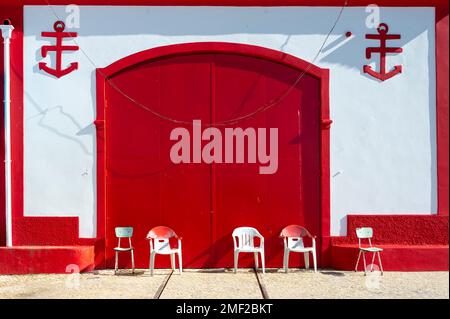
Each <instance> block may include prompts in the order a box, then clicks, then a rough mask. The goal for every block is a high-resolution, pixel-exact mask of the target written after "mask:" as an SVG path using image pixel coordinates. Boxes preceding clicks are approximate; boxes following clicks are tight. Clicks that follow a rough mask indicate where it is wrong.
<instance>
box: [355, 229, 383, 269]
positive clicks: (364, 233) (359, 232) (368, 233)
mask: <svg viewBox="0 0 450 319" xmlns="http://www.w3.org/2000/svg"><path fill="white" fill-rule="evenodd" d="M356 236H357V237H358V246H359V254H358V260H357V261H356V266H355V271H358V264H359V259H360V257H361V254H362V255H363V261H364V276H365V275H366V267H367V266H366V252H369V253H372V263H371V266H370V271H371V272H372V271H373V262H374V261H375V255H377V254H378V262H379V264H380V270H381V274H382V275H383V265H382V264H381V257H380V252H381V251H383V248H379V247H374V246H372V241H371V238H372V237H373V229H372V228H371V227H361V228H356ZM362 239H367V240H368V241H369V246H366V247H364V246H363V245H362Z"/></svg>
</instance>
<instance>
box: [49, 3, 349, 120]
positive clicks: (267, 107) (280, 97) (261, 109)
mask: <svg viewBox="0 0 450 319" xmlns="http://www.w3.org/2000/svg"><path fill="white" fill-rule="evenodd" d="M44 2H46V3H47V6H48V7H49V8H50V10H51V12H52V13H53V15H54V16H55V18H56V19H57V20H61V18H60V17H59V16H58V14H57V12H56V10H55V8H53V6H52V5H51V4H50V2H49V1H48V0H44ZM347 5H348V0H344V3H343V5H342V6H341V7H340V10H339V12H338V14H337V16H336V19H335V20H334V21H333V23H332V25H331V28H330V30H329V31H328V33H327V34H326V35H325V38H324V40H323V41H322V43H321V45H320V47H319V49H318V50H317V52H316V54H315V55H314V57H313V59H312V60H311V61H310V62H308V64H307V66H306V67H305V68H304V70H302V72H301V73H300V74H299V75H298V77H297V78H296V79H295V81H293V83H292V84H291V85H290V86H289V87H288V88H287V89H286V90H285V91H284V92H282V93H281V94H280V95H278V96H277V97H275V98H273V99H271V100H270V101H269V102H268V103H265V104H263V105H261V106H259V107H257V108H255V110H254V111H252V112H250V113H248V114H245V115H242V116H238V117H235V118H232V119H228V120H222V121H217V122H214V123H202V125H203V126H206V127H211V126H227V125H235V124H237V123H239V122H241V121H244V120H247V119H251V118H254V117H256V116H258V115H259V114H261V113H263V112H266V111H268V110H270V109H271V108H273V107H275V106H276V105H278V104H280V103H281V102H282V101H283V100H284V99H285V98H286V97H287V96H288V95H289V94H290V93H291V92H292V91H293V90H294V89H295V88H296V87H297V86H298V85H299V84H300V83H301V80H302V79H303V77H304V76H305V75H306V74H307V73H308V72H309V70H310V69H311V68H312V67H313V66H314V64H315V63H316V61H317V59H318V58H319V56H320V53H321V52H322V50H323V48H324V47H325V45H326V44H327V42H328V39H329V38H330V36H331V34H332V33H333V31H334V29H335V28H336V26H337V25H338V23H339V21H340V19H341V17H342V14H343V12H344V10H345V8H346V7H347ZM72 41H73V42H74V43H75V44H76V45H77V46H78V47H79V50H80V51H81V53H82V54H83V55H84V56H85V57H86V59H87V60H88V61H89V63H91V64H92V66H93V67H94V68H95V69H97V70H98V73H99V74H100V75H101V76H102V77H103V78H104V79H105V80H106V81H107V83H108V84H109V85H110V87H111V88H113V89H114V90H115V91H116V92H117V93H119V94H120V95H122V96H123V97H124V98H125V99H127V100H128V101H130V102H131V103H132V104H133V105H136V106H137V107H139V108H141V109H143V110H145V111H147V112H149V113H151V114H153V115H154V116H155V117H158V118H160V119H161V120H164V121H168V122H171V123H174V124H178V125H192V122H190V121H185V120H180V119H176V118H172V117H169V116H166V115H164V114H162V113H160V112H158V111H156V110H155V108H153V107H151V106H149V105H146V104H144V103H141V102H139V101H138V100H136V99H135V98H133V97H132V96H130V95H129V94H127V93H126V92H124V91H123V90H122V89H121V88H120V87H119V86H118V85H117V84H116V83H114V81H113V80H112V79H111V78H110V77H108V76H106V75H105V74H104V73H103V72H102V70H101V68H99V67H98V66H97V64H96V63H95V62H94V60H93V59H92V58H91V57H90V56H89V54H87V53H86V51H85V50H84V49H83V48H82V46H80V45H78V43H77V41H76V39H72Z"/></svg>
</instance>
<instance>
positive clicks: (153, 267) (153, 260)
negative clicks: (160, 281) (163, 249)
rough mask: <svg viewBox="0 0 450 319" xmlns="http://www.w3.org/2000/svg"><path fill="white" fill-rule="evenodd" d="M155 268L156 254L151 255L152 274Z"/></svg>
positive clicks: (151, 274)
mask: <svg viewBox="0 0 450 319" xmlns="http://www.w3.org/2000/svg"><path fill="white" fill-rule="evenodd" d="M154 269H155V254H154V253H152V254H151V255H150V276H153V271H154Z"/></svg>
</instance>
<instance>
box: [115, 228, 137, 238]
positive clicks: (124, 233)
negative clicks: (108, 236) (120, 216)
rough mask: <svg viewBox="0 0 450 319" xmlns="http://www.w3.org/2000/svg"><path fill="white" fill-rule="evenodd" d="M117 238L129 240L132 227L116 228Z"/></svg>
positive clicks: (131, 234)
mask: <svg viewBox="0 0 450 319" xmlns="http://www.w3.org/2000/svg"><path fill="white" fill-rule="evenodd" d="M115 231H116V237H117V238H131V237H132V236H133V227H116V228H115Z"/></svg>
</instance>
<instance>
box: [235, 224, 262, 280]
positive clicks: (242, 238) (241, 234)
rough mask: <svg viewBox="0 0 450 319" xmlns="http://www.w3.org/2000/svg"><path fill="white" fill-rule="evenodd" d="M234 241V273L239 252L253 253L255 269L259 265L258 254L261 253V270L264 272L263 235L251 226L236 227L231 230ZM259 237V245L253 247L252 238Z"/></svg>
mask: <svg viewBox="0 0 450 319" xmlns="http://www.w3.org/2000/svg"><path fill="white" fill-rule="evenodd" d="M232 236H233V243H234V273H236V270H237V267H238V259H239V253H253V254H254V256H255V266H256V269H258V267H259V263H258V254H261V264H262V271H263V273H265V271H266V270H265V261H264V237H263V236H262V235H261V234H260V233H259V232H258V230H256V229H255V228H253V227H238V228H236V229H235V230H234V231H233V234H232ZM255 237H258V238H259V239H260V245H259V247H255V241H254V238H255Z"/></svg>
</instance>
